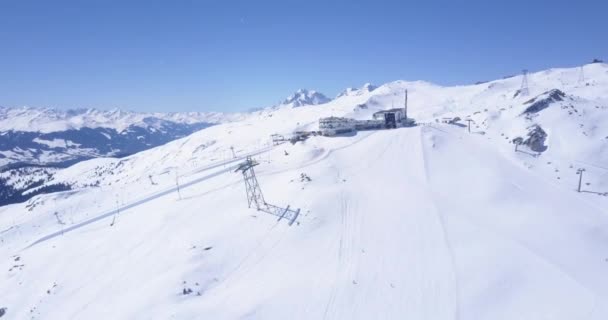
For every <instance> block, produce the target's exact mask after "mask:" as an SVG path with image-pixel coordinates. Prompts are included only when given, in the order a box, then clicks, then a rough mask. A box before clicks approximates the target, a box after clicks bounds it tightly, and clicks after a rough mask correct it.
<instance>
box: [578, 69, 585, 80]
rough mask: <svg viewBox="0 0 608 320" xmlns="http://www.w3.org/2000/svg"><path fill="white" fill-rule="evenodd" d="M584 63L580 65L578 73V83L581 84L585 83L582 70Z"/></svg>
mask: <svg viewBox="0 0 608 320" xmlns="http://www.w3.org/2000/svg"><path fill="white" fill-rule="evenodd" d="M583 68H584V65H583V66H581V67H580V69H579V70H580V71H579V73H578V84H583V83H585V72H584V70H583Z"/></svg>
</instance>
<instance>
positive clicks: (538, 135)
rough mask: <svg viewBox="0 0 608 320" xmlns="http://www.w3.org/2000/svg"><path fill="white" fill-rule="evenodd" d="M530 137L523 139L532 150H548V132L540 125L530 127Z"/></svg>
mask: <svg viewBox="0 0 608 320" xmlns="http://www.w3.org/2000/svg"><path fill="white" fill-rule="evenodd" d="M528 130H529V131H528V138H527V139H525V140H524V141H523V144H524V145H527V146H528V147H529V148H530V149H531V150H532V151H536V152H544V151H546V150H547V146H546V145H545V140H546V139H547V133H546V132H545V130H543V129H542V128H541V127H540V126H539V125H533V126H531V127H529V128H528Z"/></svg>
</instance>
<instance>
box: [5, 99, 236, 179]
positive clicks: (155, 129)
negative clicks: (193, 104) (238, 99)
mask: <svg viewBox="0 0 608 320" xmlns="http://www.w3.org/2000/svg"><path fill="white" fill-rule="evenodd" d="M234 116H235V115H227V114H222V113H200V112H190V113H139V112H129V111H122V110H117V109H114V110H109V111H104V110H97V109H76V110H58V109H53V108H30V107H22V108H5V107H0V168H3V169H6V168H7V167H10V168H15V167H23V166H27V165H36V166H59V167H65V166H67V165H69V164H72V163H75V162H78V161H80V160H83V159H90V158H97V157H121V156H126V155H130V154H133V153H136V152H139V151H142V150H146V149H149V148H152V147H156V146H159V145H162V144H165V143H167V142H169V141H172V140H175V139H178V138H181V137H184V136H187V135H189V134H191V133H193V132H195V131H198V130H201V129H203V128H206V127H208V126H210V125H213V124H217V123H222V122H226V121H230V120H231V119H232V118H234ZM231 117H232V118H231Z"/></svg>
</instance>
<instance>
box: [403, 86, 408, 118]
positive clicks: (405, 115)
mask: <svg viewBox="0 0 608 320" xmlns="http://www.w3.org/2000/svg"><path fill="white" fill-rule="evenodd" d="M403 108H404V110H403V111H404V114H403V117H404V118H405V120H407V89H405V102H404V106H403Z"/></svg>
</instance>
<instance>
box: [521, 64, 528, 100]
mask: <svg viewBox="0 0 608 320" xmlns="http://www.w3.org/2000/svg"><path fill="white" fill-rule="evenodd" d="M519 94H520V95H521V96H527V95H529V94H530V90H529V89H528V69H524V70H523V77H522V79H521V89H519Z"/></svg>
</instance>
